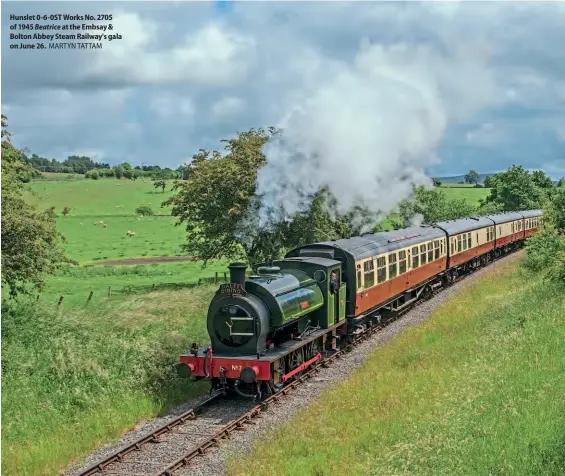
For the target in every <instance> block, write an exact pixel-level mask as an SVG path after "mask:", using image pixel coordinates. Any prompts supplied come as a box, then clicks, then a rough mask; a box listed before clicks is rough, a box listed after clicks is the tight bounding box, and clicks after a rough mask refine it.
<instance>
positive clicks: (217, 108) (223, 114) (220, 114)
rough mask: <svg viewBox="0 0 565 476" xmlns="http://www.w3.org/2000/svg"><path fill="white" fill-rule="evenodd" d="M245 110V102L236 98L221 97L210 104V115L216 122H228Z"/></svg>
mask: <svg viewBox="0 0 565 476" xmlns="http://www.w3.org/2000/svg"><path fill="white" fill-rule="evenodd" d="M244 108H245V102H244V101H243V99H241V98H237V97H223V98H221V99H219V100H218V101H216V102H215V103H214V104H212V114H213V115H214V117H215V118H216V119H218V120H229V119H231V118H233V117H234V116H236V115H238V114H240V113H241V112H242V111H243V109H244Z"/></svg>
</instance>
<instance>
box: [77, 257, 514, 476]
mask: <svg viewBox="0 0 565 476" xmlns="http://www.w3.org/2000/svg"><path fill="white" fill-rule="evenodd" d="M511 254H513V252H512V253H508V254H506V255H504V256H501V257H499V258H497V259H495V260H493V261H491V262H490V263H489V264H488V265H490V264H493V263H495V262H496V261H498V260H500V259H502V258H504V257H506V256H509V255H511ZM488 265H487V266H488ZM485 267H486V266H485ZM478 269H482V267H481V268H478ZM478 269H477V270H478ZM470 274H474V273H469V274H466V275H463V276H460V278H459V279H458V280H457V282H459V281H461V280H463V279H464V278H465V277H466V276H469V275H470ZM444 289H446V288H440V289H438V290H436V291H432V292H431V293H430V294H429V295H427V296H426V297H423V298H421V299H419V300H418V301H416V302H415V303H414V304H412V305H411V306H409V307H408V308H407V309H403V310H402V311H400V312H398V313H397V314H395V315H392V316H390V317H387V319H386V320H385V321H384V322H381V323H380V324H377V325H374V326H372V327H370V328H368V329H367V330H366V331H365V332H364V333H363V334H361V335H360V336H359V337H358V338H357V339H356V340H355V341H354V342H353V343H351V344H350V345H349V346H347V347H345V348H343V349H340V350H338V351H336V352H335V353H334V354H332V355H330V356H329V357H327V358H326V359H324V360H323V361H319V362H317V363H316V364H314V366H313V367H312V368H311V369H310V370H308V371H306V372H304V373H302V374H301V375H300V376H299V377H297V378H296V379H295V380H293V381H292V382H290V383H289V384H288V385H286V386H285V387H284V388H283V389H281V390H280V391H279V392H278V393H276V394H274V395H271V396H270V397H268V398H267V399H265V400H263V401H261V402H260V403H259V404H256V405H255V404H253V403H252V402H250V401H249V400H240V399H222V394H221V393H216V394H214V395H211V396H210V397H209V398H207V399H205V400H204V401H202V402H201V403H199V404H198V405H197V406H195V407H194V408H192V409H190V410H188V411H186V412H184V413H182V414H181V415H179V416H177V417H176V418H175V419H174V420H172V421H170V422H167V423H166V424H164V425H162V426H160V427H159V428H157V429H155V430H153V431H152V432H151V433H149V434H146V435H144V436H142V437H140V438H138V439H137V440H135V441H133V442H132V443H130V444H128V445H127V446H125V447H122V448H120V449H119V450H118V451H116V452H114V453H112V454H110V455H109V456H107V457H105V458H104V459H103V460H101V461H99V462H97V463H95V464H93V465H92V466H90V467H88V468H87V469H85V470H82V471H81V472H79V473H77V474H76V476H91V475H100V476H102V475H104V476H110V475H116V476H118V475H124V476H125V475H128V476H149V475H151V476H161V475H167V476H172V475H173V474H174V473H175V472H176V471H178V470H180V469H182V468H184V467H187V466H189V465H190V463H191V462H192V461H193V460H194V459H196V458H198V457H199V456H201V455H203V454H204V453H205V452H206V450H208V449H209V448H211V447H215V446H218V445H219V444H220V443H221V441H222V440H224V439H229V438H230V435H231V434H232V433H233V432H234V431H242V430H245V429H246V426H247V425H250V424H256V421H255V420H256V419H258V418H260V417H261V413H262V412H263V411H265V410H266V409H267V408H269V406H270V405H272V404H276V403H277V402H279V401H280V400H281V399H283V398H284V397H285V396H286V395H288V394H289V393H290V392H292V391H293V390H294V389H296V388H297V387H298V386H299V385H301V384H302V383H304V382H305V381H307V380H308V379H310V378H311V377H313V376H314V375H316V374H317V373H318V372H319V371H320V370H321V369H322V368H325V367H328V366H329V365H330V364H331V363H332V362H333V361H335V360H336V359H339V358H341V357H343V356H344V355H345V354H346V353H348V352H350V351H351V350H352V348H353V347H354V346H357V345H359V344H360V343H362V342H364V341H365V340H367V339H368V338H369V337H371V336H373V335H374V334H376V333H377V332H378V331H380V330H382V329H383V328H385V327H386V326H388V325H389V324H391V323H392V322H394V321H395V320H397V319H399V318H401V317H402V316H403V315H404V314H406V313H407V312H408V311H409V310H411V309H414V308H415V307H416V306H418V305H420V304H421V303H423V302H425V301H427V300H429V299H431V298H433V296H435V295H436V294H438V293H440V292H441V291H442V290H444ZM230 406H231V407H234V408H235V407H237V408H241V407H243V408H242V410H243V413H242V414H241V415H240V416H239V417H236V418H235V419H234V418H232V419H230V420H229V421H228V422H227V423H226V422H225V421H224V420H225V412H226V407H230Z"/></svg>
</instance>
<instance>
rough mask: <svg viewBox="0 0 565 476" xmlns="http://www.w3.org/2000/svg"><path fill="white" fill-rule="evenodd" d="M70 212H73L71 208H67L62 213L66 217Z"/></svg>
mask: <svg viewBox="0 0 565 476" xmlns="http://www.w3.org/2000/svg"><path fill="white" fill-rule="evenodd" d="M70 212H71V207H65V208H63V211H62V212H61V213H62V214H63V215H64V216H67V215H68V214H69V213H70Z"/></svg>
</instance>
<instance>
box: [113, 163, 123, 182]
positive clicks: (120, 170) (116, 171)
mask: <svg viewBox="0 0 565 476" xmlns="http://www.w3.org/2000/svg"><path fill="white" fill-rule="evenodd" d="M123 176H124V168H123V167H122V166H121V165H117V166H116V167H114V177H116V178H117V179H121V178H122V177H123Z"/></svg>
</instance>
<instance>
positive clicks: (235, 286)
mask: <svg viewBox="0 0 565 476" xmlns="http://www.w3.org/2000/svg"><path fill="white" fill-rule="evenodd" d="M218 293H219V294H227V295H229V296H246V295H247V293H246V292H245V289H244V288H243V286H242V285H241V284H239V283H226V284H222V285H221V286H220V289H218Z"/></svg>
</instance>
